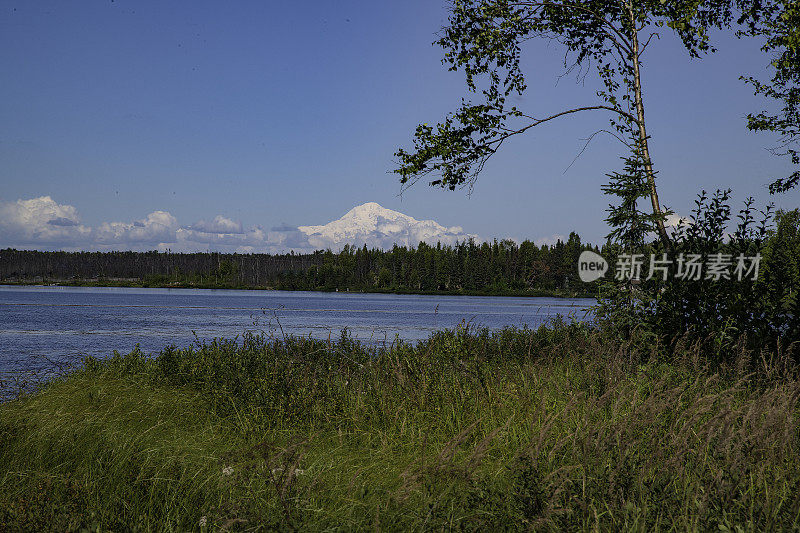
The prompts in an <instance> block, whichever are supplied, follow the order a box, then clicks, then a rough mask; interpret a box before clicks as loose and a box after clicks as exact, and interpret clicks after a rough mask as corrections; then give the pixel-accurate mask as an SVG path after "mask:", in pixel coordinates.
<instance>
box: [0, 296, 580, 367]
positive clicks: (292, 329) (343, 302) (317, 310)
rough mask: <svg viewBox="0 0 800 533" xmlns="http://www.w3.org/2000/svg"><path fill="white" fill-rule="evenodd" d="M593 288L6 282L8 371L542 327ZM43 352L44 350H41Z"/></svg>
mask: <svg viewBox="0 0 800 533" xmlns="http://www.w3.org/2000/svg"><path fill="white" fill-rule="evenodd" d="M594 302H595V301H594V299H590V298H588V299H587V298H512V297H490V296H428V295H424V296H423V295H397V294H364V293H344V292H333V293H331V292H289V291H235V290H204V289H196V290H195V289H135V288H111V287H108V288H107V287H44V286H2V285H0V341H2V342H0V372H8V371H15V370H24V369H32V367H35V366H38V365H44V364H45V363H46V360H45V359H44V357H46V358H48V359H50V360H56V361H64V360H67V361H74V360H77V359H80V358H81V357H82V356H85V355H94V356H98V357H105V356H108V355H110V354H111V352H112V351H113V350H118V351H120V352H129V351H131V350H132V349H133V348H134V346H135V345H136V344H137V343H138V344H139V345H140V346H141V348H142V350H144V351H146V352H154V351H158V350H160V349H161V348H163V347H165V346H168V345H170V344H173V345H177V346H188V345H190V344H192V343H193V342H195V341H196V340H198V339H200V340H207V339H212V338H214V337H228V338H232V337H235V336H236V335H240V334H242V333H243V332H245V331H256V332H261V331H263V332H266V333H273V334H276V335H281V334H282V333H281V329H282V331H283V332H284V333H286V334H287V335H288V334H292V335H311V336H313V337H316V338H323V339H326V338H328V337H333V338H337V337H339V335H340V332H341V330H342V329H343V328H347V329H348V330H349V331H350V332H351V336H352V337H353V338H357V339H359V340H361V341H364V342H371V343H376V342H384V341H387V342H392V341H393V340H394V339H395V336H396V335H397V336H399V337H400V338H401V339H403V340H406V341H415V340H420V339H424V338H426V337H428V336H429V335H430V333H431V332H432V331H435V330H437V329H443V328H453V327H455V326H456V325H458V324H459V323H461V322H462V321H466V322H468V323H470V324H473V325H475V326H481V327H488V328H491V329H499V328H503V327H505V326H518V327H522V326H524V325H527V326H529V327H531V328H536V327H538V326H540V325H541V324H544V323H546V322H547V321H549V320H551V319H552V318H553V317H555V316H556V315H559V314H560V315H562V316H564V317H574V318H576V319H584V318H585V315H586V309H587V308H588V307H589V306H591V305H593V304H594ZM42 356H44V357H42Z"/></svg>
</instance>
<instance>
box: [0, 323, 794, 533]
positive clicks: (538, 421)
mask: <svg viewBox="0 0 800 533" xmlns="http://www.w3.org/2000/svg"><path fill="white" fill-rule="evenodd" d="M659 352H660V350H658V349H657V348H655V347H653V346H650V345H648V344H647V343H641V344H637V343H635V342H632V343H624V344H621V343H620V342H618V341H614V340H613V339H607V338H604V337H603V335H602V334H601V333H597V332H591V331H588V330H586V329H584V328H582V327H578V326H556V327H555V328H553V329H540V330H538V331H518V330H506V331H503V332H499V333H495V334H490V333H488V332H475V333H470V332H466V331H463V330H459V331H455V332H442V333H439V334H436V335H434V336H433V337H431V338H430V339H429V340H428V341H426V342H423V343H420V344H419V345H414V346H411V345H406V344H397V345H394V346H390V347H375V348H367V347H364V346H361V345H359V344H358V343H355V342H352V341H351V340H349V339H348V338H347V337H346V336H343V337H342V339H340V340H339V341H338V342H336V343H330V344H328V343H325V342H320V341H312V340H307V339H265V338H261V337H252V336H248V337H245V338H243V339H239V341H238V342H234V341H217V342H214V343H210V344H206V345H204V346H202V347H194V348H189V349H167V350H165V351H163V352H162V353H160V354H158V355H157V356H156V357H145V356H144V354H141V353H140V352H137V351H135V352H133V353H131V354H128V355H124V356H120V355H117V356H115V357H113V358H111V359H109V360H107V361H97V360H88V361H87V362H86V364H85V365H84V366H83V367H82V368H81V369H79V370H78V371H75V372H73V373H71V374H70V375H68V376H66V377H63V378H61V379H58V380H56V381H53V382H51V383H50V384H48V385H47V386H46V387H44V388H43V389H42V390H40V391H39V392H37V393H36V394H32V395H28V396H25V397H23V398H20V399H19V400H15V401H12V402H6V403H5V404H2V405H0V524H6V525H7V527H9V528H10V529H12V530H13V529H20V530H60V531H63V530H73V529H80V528H83V527H88V528H95V529H102V530H107V529H112V530H129V529H135V530H159V531H160V530H219V529H228V530H272V529H281V530H294V529H299V530H309V531H317V530H322V529H335V530H367V529H369V530H390V531H401V530H402V531H404V530H409V529H412V530H414V529H416V530H420V529H422V530H429V529H430V530H441V529H468V530H495V529H514V530H516V529H530V528H533V529H537V530H575V529H584V530H588V529H596V528H600V529H604V530H609V529H610V530H617V529H624V530H638V531H649V530H654V529H662V530H670V529H677V530H705V531H707V530H717V531H719V530H722V531H734V530H740V529H744V530H751V529H759V530H775V529H793V528H794V529H796V528H798V527H800V461H798V460H797V457H798V456H800V430H799V429H798V427H799V425H798V415H800V379H798V377H797V375H796V374H795V372H794V371H793V367H792V365H791V364H789V362H788V359H787V356H786V355H785V354H784V355H782V356H773V357H772V359H771V360H770V359H766V358H764V357H762V356H761V355H760V354H754V353H748V352H747V351H745V350H744V349H742V348H739V349H736V350H734V351H732V352H731V353H730V354H727V355H728V357H727V359H726V361H727V362H726V363H724V364H720V365H717V366H715V367H713V368H712V367H705V366H703V365H701V364H700V363H699V361H702V360H703V359H704V356H705V355H707V354H704V353H703V352H702V348H700V347H698V346H679V347H677V348H675V349H673V350H671V351H670V356H669V357H665V355H664V354H660V353H659Z"/></svg>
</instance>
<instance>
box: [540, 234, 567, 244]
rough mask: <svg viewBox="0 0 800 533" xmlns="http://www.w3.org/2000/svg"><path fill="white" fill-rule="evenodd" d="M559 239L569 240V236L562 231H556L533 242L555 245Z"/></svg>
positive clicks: (562, 240)
mask: <svg viewBox="0 0 800 533" xmlns="http://www.w3.org/2000/svg"><path fill="white" fill-rule="evenodd" d="M558 241H561V242H567V238H566V237H565V236H563V235H561V234H560V233H556V234H555V235H550V236H548V237H540V238H538V239H536V240H535V241H533V244H535V245H536V246H540V247H541V246H544V245H547V246H554V245H555V244H556V243H557V242H558Z"/></svg>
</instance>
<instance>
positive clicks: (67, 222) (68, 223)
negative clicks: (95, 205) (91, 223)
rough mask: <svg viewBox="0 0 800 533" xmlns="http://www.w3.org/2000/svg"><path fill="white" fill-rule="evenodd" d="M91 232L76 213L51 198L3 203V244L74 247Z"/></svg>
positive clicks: (0, 220) (0, 218) (0, 223)
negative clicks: (73, 245)
mask: <svg viewBox="0 0 800 533" xmlns="http://www.w3.org/2000/svg"><path fill="white" fill-rule="evenodd" d="M90 234H91V228H88V227H86V226H84V225H82V224H81V222H80V217H78V212H77V210H76V209H75V208H74V207H73V206H71V205H61V204H58V203H56V202H55V201H54V200H53V199H52V198H50V197H49V196H40V197H39V198H31V199H29V200H17V201H16V202H0V243H8V245H9V246H10V245H16V246H20V247H23V246H28V245H34V244H40V243H41V244H49V245H52V244H63V245H65V246H66V245H72V244H77V243H80V242H82V241H84V240H85V239H86V238H88V237H89V235H90Z"/></svg>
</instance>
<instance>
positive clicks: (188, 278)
mask: <svg viewBox="0 0 800 533" xmlns="http://www.w3.org/2000/svg"><path fill="white" fill-rule="evenodd" d="M605 248H606V247H605V246H604V247H603V249H605ZM584 250H593V251H596V252H599V253H602V252H603V250H601V249H600V248H598V247H597V246H593V245H591V244H587V243H583V242H581V238H580V236H579V235H578V234H577V233H575V232H573V233H570V235H569V237H568V238H567V239H566V240H558V241H557V242H556V243H555V244H553V245H546V244H545V245H542V246H538V245H536V244H535V243H533V242H531V241H528V240H526V241H524V242H522V243H516V242H515V241H512V240H508V239H505V240H500V241H498V240H495V241H493V242H484V243H476V242H474V241H472V240H469V241H466V242H459V243H456V244H455V245H453V246H449V245H442V244H437V245H436V246H433V245H428V244H426V243H424V242H420V243H419V245H418V246H416V247H406V246H397V245H395V246H394V247H393V248H392V249H391V250H381V249H376V248H373V249H368V248H367V247H366V246H363V247H357V246H351V245H345V247H344V248H343V249H342V250H341V251H340V252H333V251H331V250H324V251H323V250H318V251H315V252H313V253H307V254H296V253H289V254H278V255H270V254H238V253H233V254H225V253H216V252H208V253H172V252H157V251H150V252H131V251H126V252H63V251H59V252H41V251H29V250H15V249H5V250H0V280H2V281H4V282H32V281H33V282H51V283H80V282H94V283H97V284H110V285H125V284H131V285H147V286H194V287H218V288H274V289H286V290H369V291H372V290H379V291H394V292H452V293H464V292H466V293H485V294H506V293H530V294H537V293H545V292H552V293H578V292H579V293H587V291H588V290H589V289H588V287H587V286H586V285H584V284H582V283H581V282H580V280H579V279H578V276H577V263H578V257H579V256H580V254H581V252H582V251H584Z"/></svg>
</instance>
